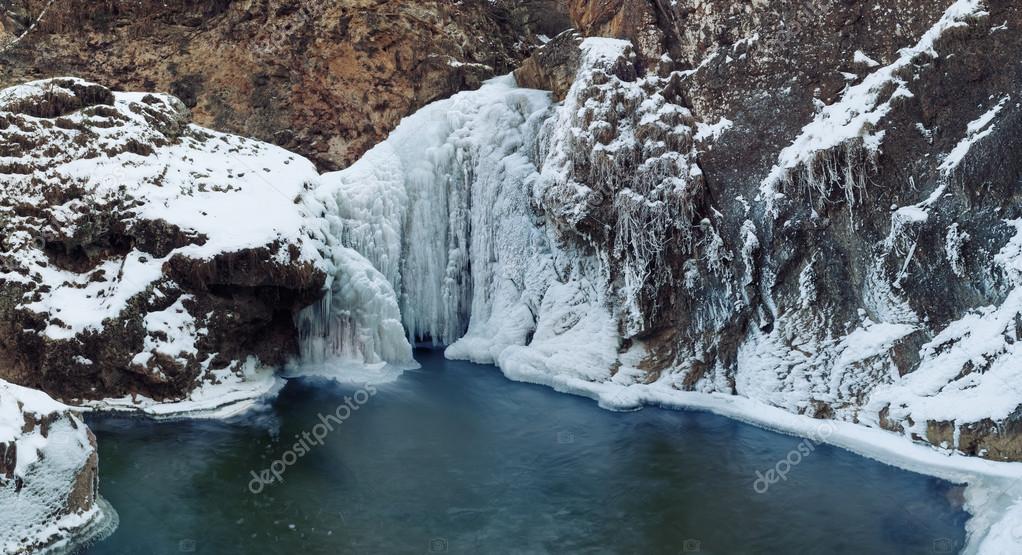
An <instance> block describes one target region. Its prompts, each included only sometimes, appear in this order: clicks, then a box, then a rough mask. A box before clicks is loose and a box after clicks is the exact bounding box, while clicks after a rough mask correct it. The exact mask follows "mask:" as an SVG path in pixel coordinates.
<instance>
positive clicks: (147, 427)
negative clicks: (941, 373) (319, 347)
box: [82, 351, 967, 555]
mask: <svg viewBox="0 0 1022 555" xmlns="http://www.w3.org/2000/svg"><path fill="white" fill-rule="evenodd" d="M417 358H418V359H419V361H420V362H421V363H422V369H421V370H417V371H411V372H407V373H405V374H404V375H403V376H402V377H401V378H400V379H398V381H397V382H395V383H392V384H387V385H384V386H377V387H376V388H375V391H369V390H366V389H364V388H363V389H360V388H357V387H347V386H341V385H338V384H335V383H333V382H324V381H308V380H294V381H291V382H289V383H288V385H287V387H285V388H284V390H283V391H282V392H281V394H280V396H279V397H278V398H277V399H276V400H275V401H273V403H272V404H270V405H269V406H266V407H264V408H262V409H261V410H259V411H257V412H256V413H255V414H252V415H249V416H246V417H243V418H241V419H237V420H234V421H230V422H194V421H192V422H187V421H183V422H163V423H159V422H148V421H141V420H134V419H125V418H116V417H95V418H92V419H91V421H90V425H91V426H92V428H93V430H94V431H95V432H96V435H97V436H98V438H99V446H100V474H101V482H100V491H101V493H102V495H103V496H104V497H106V499H108V500H109V501H110V502H111V503H112V504H113V506H114V507H115V508H116V509H117V511H118V512H119V513H120V519H121V523H120V527H119V528H118V529H117V531H116V532H115V533H114V534H113V535H112V536H110V537H109V538H108V539H106V540H104V541H102V542H99V543H97V544H95V545H93V546H90V547H88V548H85V549H83V550H82V553H88V554H96V555H99V554H108V553H109V554H113V553H116V554H121V553H124V554H129V553H130V554H136V553H158V554H163V553H166V554H179V553H211V554H225V553H288V554H291V553H296V554H297V553H315V554H319V553H322V554H327V553H331V554H332V553H472V554H490V553H644V554H645V553H650V554H657V553H665V554H678V553H728V554H730V553H928V554H932V553H934V552H937V553H942V552H951V551H957V550H958V549H960V547H961V546H962V544H963V541H964V537H965V534H964V523H965V521H966V519H967V515H966V513H964V512H963V511H962V509H961V508H960V501H959V500H960V496H961V490H960V488H959V487H957V486H954V485H952V484H949V483H946V482H942V481H940V480H936V479H933V478H929V477H926V476H921V475H917V474H912V473H909V472H904V471H901V470H897V469H895V468H892V467H889V466H885V465H882V464H880V463H877V462H875V461H872V460H868V459H864V458H862V457H859V456H856V455H853V454H851V453H849V452H846V451H843V450H840V449H836V448H832V447H829V446H826V445H815V444H811V445H807V444H805V443H804V442H805V440H802V439H800V438H795V437H788V436H784V435H779V434H776V433H772V432H768V431H765V430H761V429H758V428H755V427H752V426H748V425H745V424H741V423H738V422H735V421H732V420H728V419H726V418H723V417H718V416H714V415H710V414H705V413H699V412H685V411H668V410H660V409H645V410H642V411H638V412H631V413H614V412H609V411H605V410H602V409H600V408H598V407H597V406H596V404H595V403H594V402H592V401H590V400H588V399H583V398H578V397H572V396H568V395H563V394H559V393H556V392H554V391H552V390H549V389H546V388H543V387H538V386H532V385H526V384H520V383H514V382H511V381H508V380H507V379H505V378H504V377H503V376H502V375H501V374H500V372H499V371H498V370H497V369H495V368H493V367H489V366H478V365H473V364H468V363H463V362H452V361H447V360H444V359H443V357H442V356H441V354H440V353H439V352H432V351H419V352H417ZM345 397H347V398H348V400H347V401H345ZM340 407H344V408H340ZM341 417H343V418H341ZM335 420H336V421H335ZM324 422H328V423H330V425H331V426H332V427H333V430H332V431H330V430H329V429H328V428H327V427H326V424H325V423H324ZM317 425H319V426H318V427H317ZM324 432H325V433H324ZM303 433H307V434H308V435H303ZM316 434H319V435H320V437H319V438H318V439H317V437H316ZM305 438H309V439H305ZM310 439H311V441H310ZM303 440H304V441H305V445H304V446H301V442H302V441H303ZM296 443H297V444H299V445H296ZM303 447H307V448H303ZM800 447H801V449H802V452H806V451H808V454H806V455H805V456H801V457H797V458H798V459H799V460H798V464H795V465H792V466H791V467H790V468H787V469H785V470H787V473H786V475H785V479H784V480H778V481H777V482H776V483H774V484H772V485H769V487H765V485H764V483H759V484H758V485H757V483H756V481H757V472H759V473H760V475H764V473H765V472H766V471H768V470H770V469H775V470H776V469H778V468H782V467H783V464H782V467H778V463H779V461H782V460H785V459H788V460H794V459H795V458H793V457H791V453H792V452H797V451H799V449H800ZM806 447H811V450H810V449H806ZM275 461H279V462H276V464H275ZM274 470H276V471H277V472H276V474H277V475H279V476H280V478H282V480H283V481H278V480H277V479H276V476H275V475H274V472H273V471H274ZM261 472H262V474H261ZM253 473H254V474H253ZM253 476H259V477H260V478H262V479H256V478H254V477H253ZM267 477H268V478H269V479H270V480H271V481H268V480H266V478H267ZM764 489H765V490H766V491H765V492H764V493H758V492H757V490H764ZM253 491H258V493H253Z"/></svg>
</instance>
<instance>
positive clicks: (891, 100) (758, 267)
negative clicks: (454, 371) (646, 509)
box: [526, 0, 1022, 460]
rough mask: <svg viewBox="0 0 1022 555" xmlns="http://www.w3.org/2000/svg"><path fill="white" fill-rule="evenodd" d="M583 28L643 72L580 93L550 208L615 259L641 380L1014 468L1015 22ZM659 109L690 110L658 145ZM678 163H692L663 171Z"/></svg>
mask: <svg viewBox="0 0 1022 555" xmlns="http://www.w3.org/2000/svg"><path fill="white" fill-rule="evenodd" d="M572 13H573V14H574V15H575V17H576V18H577V19H578V21H579V22H580V23H581V28H582V29H589V30H591V32H595V33H611V34H616V35H618V36H621V37H623V38H627V39H630V40H631V42H632V44H633V48H634V50H635V55H634V56H629V54H627V53H624V54H623V55H622V57H621V58H620V59H619V60H618V61H616V62H608V63H605V64H604V66H605V67H604V68H602V69H601V70H600V71H597V72H596V73H595V78H594V77H589V78H588V79H589V82H588V83H582V84H581V85H580V84H579V82H578V81H576V84H575V85H576V88H575V89H573V92H572V93H571V94H569V96H568V100H567V102H568V103H575V105H577V106H584V107H586V112H585V113H584V114H583V115H582V117H581V118H580V119H576V120H575V121H573V123H572V125H571V128H572V131H571V135H572V138H571V139H570V142H569V145H572V146H568V147H567V149H568V150H569V152H570V157H571V160H570V162H569V163H568V164H567V166H566V168H567V175H568V177H567V179H562V180H561V182H562V183H564V186H562V187H561V188H559V189H552V190H551V191H552V192H553V194H548V195H547V196H546V197H544V198H545V203H546V206H547V207H548V209H549V210H548V212H547V213H548V214H549V215H552V216H553V221H554V222H555V223H556V224H557V226H558V228H559V229H562V230H564V229H567V230H570V232H571V233H569V234H568V235H563V236H562V238H564V239H565V240H566V241H568V242H569V243H576V244H577V245H578V247H577V248H578V249H580V250H582V251H586V250H590V249H595V250H596V252H598V253H601V256H603V257H605V258H606V259H607V260H608V261H609V262H608V264H607V267H608V270H607V271H608V273H609V275H610V278H609V280H608V282H607V286H606V288H607V291H608V292H609V293H610V297H611V299H612V300H611V301H610V303H609V304H610V306H612V307H614V308H613V311H614V313H615V321H616V322H617V325H618V328H619V331H620V336H621V338H622V343H621V347H622V350H623V351H627V352H633V350H634V349H635V348H636V346H641V351H642V352H645V353H646V354H644V355H642V356H641V357H639V358H640V362H639V363H638V364H637V365H635V367H636V368H638V369H639V370H640V374H641V376H642V377H641V378H639V380H640V381H646V382H650V381H660V382H664V381H666V382H669V383H671V384H673V386H674V387H677V388H680V389H694V390H697V391H705V392H725V393H732V394H738V395H744V396H749V397H752V398H755V399H759V400H763V401H765V402H767V403H770V404H774V405H777V406H781V407H783V408H786V409H788V410H791V411H794V412H798V413H805V414H809V415H813V416H817V417H820V418H840V419H848V420H853V421H858V422H861V423H864V424H867V425H872V426H882V427H885V428H888V429H891V430H895V431H897V432H899V433H904V434H906V435H909V436H911V437H913V438H917V439H922V440H926V441H929V442H931V443H933V444H936V445H941V446H944V447H947V448H950V449H958V450H960V451H962V452H965V453H969V454H975V455H980V456H986V457H989V458H994V459H1013V460H1017V459H1019V458H1022V445H1020V443H1019V439H1018V435H1017V428H1018V424H1017V420H1018V418H1019V416H1018V414H1019V407H1020V405H1022V391H1020V390H1017V389H1016V388H1015V387H1014V386H1010V385H1006V384H1011V383H1016V382H1017V381H1018V380H1017V378H1018V376H1017V373H1016V372H1017V370H1016V369H1017V368H1018V366H1019V365H1018V360H1019V358H1018V356H1019V355H1018V354H1017V353H1015V344H1016V343H1017V341H1018V339H1019V332H1020V330H1019V327H1018V326H1017V325H1016V323H1015V322H1017V321H1019V320H1020V319H1022V314H1020V313H1019V308H1020V306H1019V305H1018V304H1017V302H1016V296H1017V295H1018V294H1019V293H1018V291H1019V289H1018V287H1019V284H1020V282H1019V281H1018V277H1017V276H1018V270H1017V264H1018V261H1017V253H1018V246H1017V239H1016V233H1017V229H1018V219H1019V218H1020V216H1022V214H1020V213H1019V210H1018V204H1017V201H1018V196H1017V195H1018V192H1017V191H1018V185H1019V176H1020V170H1022V163H1020V162H1019V160H1018V157H1017V156H1015V155H1014V154H1013V153H1014V150H1015V148H1016V146H1017V140H1018V133H1019V119H1018V103H1017V95H1018V90H1019V84H1020V83H1022V75H1020V73H1019V68H1018V65H1017V64H1015V63H1012V62H1011V60H1012V59H1013V57H1017V53H1018V52H1020V51H1022V41H1020V35H1019V33H1017V32H1013V30H1017V29H1018V28H1019V25H1020V24H1022V11H1020V8H1019V7H1018V6H1017V4H1015V3H1012V2H1005V1H997V0H991V1H989V2H979V1H967V0H962V1H958V2H950V1H941V2H936V1H934V2H919V1H905V2H899V1H891V2H845V3H833V2H798V3H782V4H781V5H780V6H777V5H774V4H770V5H767V4H765V3H763V4H761V3H751V4H733V3H727V2H712V1H711V2H706V1H700V2H684V1H682V2H677V3H671V5H670V6H668V5H667V3H659V2H627V1H625V2H602V3H590V2H580V3H578V4H577V5H574V6H573V9H572ZM636 14H639V15H636ZM643 22H647V23H643ZM651 37H652V38H656V37H659V39H658V41H652V42H651V41H650V39H651ZM658 53H659V54H663V55H665V56H664V57H662V58H661V57H660V56H659V55H658ZM561 58H565V59H571V58H572V57H571V56H561ZM654 60H656V61H655V62H654ZM528 67H529V64H528V63H526V68H528ZM537 80H539V81H542V76H539V77H537ZM636 87H638V88H639V89H640V90H641V91H642V92H639V93H633V92H631V91H633V90H634V89H635V88H636ZM635 94H637V95H638V97H639V98H635V99H634V100H629V98H631V97H633V96H634V95H635ZM573 96H574V98H572V97H573ZM663 100H666V102H667V103H668V104H669V105H672V106H675V107H676V109H677V111H678V112H679V113H680V114H682V115H681V116H679V117H678V118H676V120H671V121H669V122H666V123H669V124H670V125H666V126H661V128H660V130H656V129H652V130H645V131H644V130H643V128H642V126H644V125H649V124H650V123H651V122H653V121H654V120H651V119H650V118H649V117H645V116H644V115H643V113H644V112H645V111H647V110H648V109H649V106H650V105H651V103H652V105H656V103H658V102H662V101H663ZM640 122H641V123H640ZM608 124H609V125H608ZM637 126H638V127H637ZM679 126H680V127H679ZM684 127H688V128H689V129H690V131H688V132H685V133H690V134H691V142H690V140H688V139H684V140H682V139H679V138H676V137H673V136H672V133H677V132H678V130H679V129H682V128H684ZM671 129H673V131H669V130H671ZM683 134H684V133H683ZM622 139H625V140H622ZM690 144H692V146H691V150H689V148H690V146H689V145H690ZM665 149H666V151H668V152H676V153H678V154H679V155H680V156H683V157H685V158H686V159H687V167H689V168H698V170H697V171H691V172H689V173H687V174H686V173H685V172H682V171H680V170H684V169H685V168H684V167H683V168H680V169H679V168H674V169H673V170H671V171H670V172H667V174H666V175H656V174H655V173H653V174H651V173H650V170H655V168H653V167H652V166H651V163H650V162H651V160H655V159H656V158H657V157H659V156H660V154H659V153H660V152H662V151H664V150H665ZM602 153H607V154H610V155H611V156H609V157H605V155H604V154H602ZM604 158H605V159H604ZM594 170H595V171H594ZM670 179H675V180H679V179H680V181H679V182H677V183H675V184H673V185H670V184H669V180H670ZM651 184H652V185H651ZM578 190H583V191H586V190H589V191H591V193H588V194H589V195H591V198H594V199H595V201H593V202H587V203H583V202H580V201H579V199H581V198H583V197H585V196H586V195H581V196H577V195H576V193H575V191H578ZM573 195H575V196H573ZM636 195H638V196H636ZM633 201H641V202H640V205H637V206H638V208H634V209H633V208H631V207H630V206H632V205H633V204H634V202H633ZM665 222H669V223H668V224H667V225H665ZM628 356H629V357H630V356H632V355H628ZM625 366H627V364H626V365H625ZM550 371H551V372H556V371H555V370H553V369H551V370H550Z"/></svg>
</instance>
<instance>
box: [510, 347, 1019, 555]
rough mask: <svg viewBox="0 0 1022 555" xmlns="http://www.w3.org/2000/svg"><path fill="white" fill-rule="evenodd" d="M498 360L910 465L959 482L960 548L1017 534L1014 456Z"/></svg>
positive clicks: (515, 368)
mask: <svg viewBox="0 0 1022 555" xmlns="http://www.w3.org/2000/svg"><path fill="white" fill-rule="evenodd" d="M502 362H505V363H507V362H512V361H511V360H508V359H505V360H504V361H502ZM505 366H506V368H501V370H502V372H503V373H504V375H505V376H506V377H507V378H508V379H510V380H514V381H518V382H524V383H531V384H537V385H545V386H548V387H551V388H553V389H554V390H555V391H558V392H561V393H568V394H571V395H578V396H581V397H588V398H590V399H593V400H595V401H596V402H597V403H598V404H599V406H600V407H602V408H604V409H608V410H614V411H629V410H639V409H641V408H643V407H645V406H653V407H660V408H665V409H673V410H699V411H706V412H710V413H713V414H717V415H720V416H725V417H727V418H732V419H734V420H738V421H740V422H744V423H746V424H751V425H754V426H758V427H761V428H764V429H767V430H771V431H774V432H778V433H782V434H788V435H794V436H799V437H805V438H810V439H813V440H816V441H821V442H823V443H828V444H830V445H833V446H835V447H840V448H842V449H846V450H848V451H851V452H853V453H855V454H857V455H861V456H863V457H868V458H870V459H873V460H876V461H879V462H881V463H884V464H888V465H891V466H894V467H897V468H901V469H903V470H907V471H910V472H916V473H919V474H924V475H927V476H933V477H935V478H939V479H941V480H947V481H949V482H953V483H958V484H967V485H968V487H967V488H966V492H965V497H966V504H965V509H966V510H967V511H968V512H969V514H970V515H971V518H970V519H969V521H968V523H966V533H967V540H966V545H965V546H964V548H963V550H962V553H963V554H991V555H993V554H1003V553H1011V552H1014V549H1015V548H1016V547H1017V546H1018V545H1019V543H1020V542H1022V463H1006V462H995V461H989V460H986V459H979V458H976V457H967V456H964V455H958V454H953V453H952V454H945V453H942V452H940V451H938V450H936V449H935V448H932V447H927V446H924V445H920V444H918V443H914V442H912V441H911V440H909V439H908V438H906V437H904V436H899V435H896V434H893V433H890V432H887V431H884V430H878V429H873V428H867V427H865V426H862V425H859V424H853V423H851V422H842V421H837V420H819V419H815V418H811V417H808V416H802V415H797V414H793V413H790V412H787V411H785V410H783V409H780V408H777V407H773V406H770V405H766V404H764V403H761V402H759V401H755V400H752V399H749V398H746V397H739V396H733V395H726V394H722V393H697V392H689V391H680V390H677V389H674V388H673V387H670V386H669V385H666V384H662V383H659V382H658V383H653V384H649V385H645V384H635V385H628V386H625V385H619V384H614V383H606V382H604V383H595V382H589V381H585V380H582V379H579V378H575V377H571V376H564V375H552V374H548V373H546V372H541V371H538V370H536V369H534V368H530V367H529V366H528V365H519V364H505ZM822 427H826V428H827V433H826V434H822V433H821V428H822Z"/></svg>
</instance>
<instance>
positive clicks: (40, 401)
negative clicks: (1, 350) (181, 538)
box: [0, 381, 117, 553]
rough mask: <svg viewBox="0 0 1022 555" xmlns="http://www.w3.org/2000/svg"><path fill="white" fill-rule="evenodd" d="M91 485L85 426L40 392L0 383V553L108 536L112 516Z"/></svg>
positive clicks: (90, 443)
mask: <svg viewBox="0 0 1022 555" xmlns="http://www.w3.org/2000/svg"><path fill="white" fill-rule="evenodd" d="M98 483H99V476H98V468H97V456H96V439H95V437H94V436H93V435H92V432H90V431H89V429H88V428H87V427H86V426H85V423H84V422H82V420H81V419H80V418H79V417H78V416H76V415H75V414H74V413H72V412H71V410H70V408H69V407H67V406H65V405H62V404H60V403H57V402H55V401H54V400H53V399H51V398H49V397H48V396H46V395H45V394H44V393H42V392H40V391H35V390H32V389H27V388H23V387H19V386H16V385H13V384H10V383H7V382H4V381H0V507H2V508H3V510H2V511H0V553H26V552H34V551H36V550H38V549H41V548H44V547H53V546H55V545H57V544H60V543H62V542H67V541H69V540H71V539H73V538H74V539H78V540H82V539H88V537H89V536H92V535H94V534H102V533H104V532H109V531H110V530H111V529H112V527H115V526H116V519H117V516H116V513H113V512H112V511H111V510H110V509H109V506H108V505H106V503H105V502H103V501H102V500H101V499H100V498H99V497H98V493H97V487H98Z"/></svg>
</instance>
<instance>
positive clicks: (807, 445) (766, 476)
mask: <svg viewBox="0 0 1022 555" xmlns="http://www.w3.org/2000/svg"><path fill="white" fill-rule="evenodd" d="M833 434H834V423H833V422H826V423H825V424H822V425H820V426H819V427H818V428H816V431H815V432H814V433H812V434H810V436H809V437H807V438H805V439H803V440H802V441H801V442H799V444H798V445H796V446H795V448H794V449H792V450H791V451H789V452H788V454H787V456H785V457H784V458H783V459H781V460H779V461H777V464H775V465H774V466H773V468H770V469H768V470H767V471H766V472H760V471H759V470H757V471H756V481H755V482H753V483H752V489H754V490H755V491H756V493H760V494H762V493H766V492H767V491H769V490H770V486H772V485H774V484H776V483H777V482H780V481H782V480H787V479H788V473H789V472H791V469H793V468H795V467H796V466H798V465H800V464H802V461H803V459H805V458H806V457H808V456H809V455H812V454H813V452H815V451H816V446H817V445H819V444H821V443H823V442H824V441H826V440H827V438H828V437H830V436H831V435H833Z"/></svg>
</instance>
